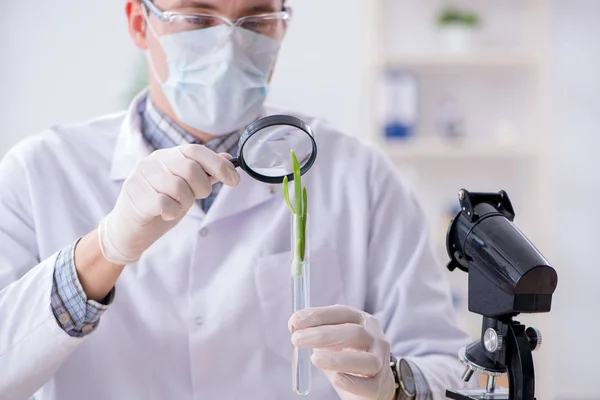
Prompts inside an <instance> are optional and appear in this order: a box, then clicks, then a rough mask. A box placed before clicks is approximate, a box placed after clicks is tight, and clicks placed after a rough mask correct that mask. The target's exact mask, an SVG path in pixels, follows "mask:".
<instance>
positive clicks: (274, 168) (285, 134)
mask: <svg viewBox="0 0 600 400" xmlns="http://www.w3.org/2000/svg"><path fill="white" fill-rule="evenodd" d="M291 150H293V151H294V153H295V154H296V157H297V158H298V164H299V165H300V174H301V175H304V174H305V173H306V172H308V170H309V169H310V168H311V167H312V166H313V164H314V162H315V160H316V158H317V143H316V142H315V139H314V137H313V132H312V130H311V128H310V126H308V125H307V124H306V123H305V122H304V121H302V120H300V119H298V118H296V117H292V116H289V115H271V116H268V117H264V118H261V119H259V120H256V121H255V122H253V123H252V124H250V125H248V127H247V128H246V130H245V131H244V133H243V134H242V136H241V137H240V141H239V153H238V157H235V158H232V159H231V160H230V161H231V162H232V163H233V165H235V167H236V168H237V167H240V168H241V169H243V170H244V171H246V173H247V174H248V175H250V176H251V177H252V178H254V179H256V180H259V181H261V182H265V183H282V182H283V179H284V178H285V177H286V176H287V178H288V180H289V181H292V180H294V169H293V165H292V155H291Z"/></svg>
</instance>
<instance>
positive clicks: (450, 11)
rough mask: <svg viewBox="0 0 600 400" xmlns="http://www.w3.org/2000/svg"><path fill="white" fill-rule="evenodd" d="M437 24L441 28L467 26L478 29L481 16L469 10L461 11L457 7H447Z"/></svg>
mask: <svg viewBox="0 0 600 400" xmlns="http://www.w3.org/2000/svg"><path fill="white" fill-rule="evenodd" d="M437 23H438V25H439V26H441V27H446V26H456V25H459V26H466V27H471V28H476V27H478V26H479V25H480V24H481V20H480V18H479V16H478V15H477V14H476V13H474V12H472V11H467V10H461V9H459V8H456V7H447V8H446V9H444V10H443V11H442V12H441V13H440V14H439V16H438V18H437Z"/></svg>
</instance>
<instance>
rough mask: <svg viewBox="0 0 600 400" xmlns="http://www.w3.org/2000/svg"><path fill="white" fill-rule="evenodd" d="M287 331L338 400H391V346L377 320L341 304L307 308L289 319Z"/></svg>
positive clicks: (392, 390) (392, 383) (392, 391)
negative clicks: (308, 354)
mask: <svg viewBox="0 0 600 400" xmlns="http://www.w3.org/2000/svg"><path fill="white" fill-rule="evenodd" d="M288 327H289V329H290V332H292V343H293V344H294V346H297V347H302V348H312V349H313V355H312V358H311V360H312V363H313V364H314V365H315V366H316V367H318V368H320V369H321V370H323V371H324V372H325V374H326V375H327V378H328V379H329V381H330V382H331V384H332V385H333V387H334V388H335V390H336V392H337V393H338V395H339V396H340V398H341V399H342V400H358V399H361V400H392V399H393V397H394V395H395V391H396V384H395V382H394V376H393V374H392V369H391V368H390V344H389V342H388V341H387V340H386V338H385V336H384V334H383V330H382V329H381V327H380V325H379V322H378V321H377V319H376V318H375V317H373V316H372V315H370V314H367V313H365V312H363V311H360V310H357V309H354V308H351V307H346V306H340V305H336V306H330V307H323V308H308V309H305V310H301V311H298V312H297V313H295V314H294V315H292V317H291V318H290V320H289V323H288Z"/></svg>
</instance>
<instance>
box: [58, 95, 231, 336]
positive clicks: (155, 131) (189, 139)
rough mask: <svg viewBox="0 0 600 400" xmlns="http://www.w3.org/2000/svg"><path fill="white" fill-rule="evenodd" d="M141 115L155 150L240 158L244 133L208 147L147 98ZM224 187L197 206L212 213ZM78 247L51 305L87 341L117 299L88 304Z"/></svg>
mask: <svg viewBox="0 0 600 400" xmlns="http://www.w3.org/2000/svg"><path fill="white" fill-rule="evenodd" d="M138 112H139V113H140V114H141V115H142V132H143V134H144V137H145V138H146V140H147V141H148V143H150V145H152V147H154V149H156V150H159V149H164V148H168V147H173V146H179V145H182V144H186V143H195V144H204V145H205V146H206V147H207V148H209V149H211V150H213V151H214V152H216V153H229V154H231V155H232V156H234V157H236V156H237V145H238V141H239V138H240V136H241V133H242V132H241V131H240V132H233V133H231V134H229V135H225V136H221V137H218V138H216V139H213V140H212V141H210V142H207V143H201V142H200V141H199V140H198V139H196V138H195V137H194V136H192V135H190V134H189V133H187V132H186V131H185V130H183V129H182V128H181V127H179V126H178V125H177V124H176V123H175V122H174V121H173V120H172V119H170V118H169V117H168V116H167V115H165V114H164V113H162V112H161V111H160V110H158V109H157V108H156V107H154V105H153V104H152V101H151V100H150V98H149V97H147V99H146V101H141V102H140V106H139V108H138ZM221 186H222V184H221V183H216V184H214V185H213V191H212V193H211V195H210V196H209V197H208V198H206V199H202V200H198V202H197V204H198V206H199V207H201V208H202V209H203V210H204V212H208V210H209V209H210V206H211V205H212V204H213V202H214V200H215V198H216V196H217V194H218V193H219V190H220V189H221ZM76 244H77V243H75V244H73V245H71V246H69V247H68V248H66V249H63V250H62V251H61V252H60V253H59V254H58V258H57V260H56V264H55V266H54V281H53V283H52V294H51V299H50V301H51V305H52V311H53V313H54V316H55V317H56V320H57V321H58V323H59V324H60V326H61V327H62V329H63V330H64V331H65V332H67V333H68V334H69V335H70V336H74V337H83V336H86V335H88V334H90V333H91V332H92V331H93V330H94V329H95V328H96V327H97V326H98V324H99V322H100V317H101V316H102V314H103V313H104V312H105V311H106V309H107V308H108V306H109V305H110V304H111V303H112V300H113V298H114V296H115V289H114V288H113V289H112V290H111V291H110V293H109V294H108V295H107V296H106V298H105V299H104V300H103V301H101V302H96V301H93V300H88V299H87V296H86V294H85V292H84V290H83V287H82V286H81V282H79V278H78V276H77V270H76V269H75V261H74V255H75V246H76Z"/></svg>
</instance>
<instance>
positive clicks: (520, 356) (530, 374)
mask: <svg viewBox="0 0 600 400" xmlns="http://www.w3.org/2000/svg"><path fill="white" fill-rule="evenodd" d="M505 327H506V333H505V338H506V366H507V367H508V384H509V392H510V393H511V397H510V399H509V400H535V375H534V366H533V356H532V353H531V343H530V339H529V338H528V336H527V333H526V331H525V326H524V325H521V324H519V323H517V322H514V323H512V324H508V325H505Z"/></svg>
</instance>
